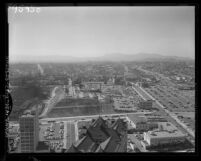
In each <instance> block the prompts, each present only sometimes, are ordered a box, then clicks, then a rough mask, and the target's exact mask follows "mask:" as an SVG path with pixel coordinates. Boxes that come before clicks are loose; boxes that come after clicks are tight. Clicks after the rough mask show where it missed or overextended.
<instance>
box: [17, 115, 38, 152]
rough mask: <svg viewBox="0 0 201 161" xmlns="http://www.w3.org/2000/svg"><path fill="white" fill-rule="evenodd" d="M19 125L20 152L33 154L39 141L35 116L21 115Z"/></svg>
mask: <svg viewBox="0 0 201 161" xmlns="http://www.w3.org/2000/svg"><path fill="white" fill-rule="evenodd" d="M19 124H20V137H21V152H22V153H32V152H35V151H36V146H37V144H38V139H39V136H38V135H39V125H38V124H39V123H38V117H37V115H30V114H27V115H23V116H21V117H20V119H19Z"/></svg>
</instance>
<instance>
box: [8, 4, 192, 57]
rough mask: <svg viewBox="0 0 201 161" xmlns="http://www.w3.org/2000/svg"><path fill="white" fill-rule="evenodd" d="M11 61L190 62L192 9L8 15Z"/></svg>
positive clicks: (51, 9) (103, 9)
mask: <svg viewBox="0 0 201 161" xmlns="http://www.w3.org/2000/svg"><path fill="white" fill-rule="evenodd" d="M8 17H9V20H8V21H9V57H10V59H12V60H14V59H15V58H16V57H19V56H20V57H21V56H23V55H30V56H31V55H35V56H39V55H69V56H75V57H91V56H101V55H106V54H110V53H111V54H113V53H122V54H138V53H141V52H143V53H157V54H161V55H174V56H185V57H192V58H194V54H195V53H194V50H195V48H194V45H195V43H194V39H195V38H194V28H195V27H194V23H195V22H194V21H195V20H194V7H193V6H188V7H179V6H178V7H40V12H39V13H37V12H35V13H28V12H27V10H23V11H22V12H19V11H17V12H16V13H15V10H14V9H11V8H9V9H8Z"/></svg>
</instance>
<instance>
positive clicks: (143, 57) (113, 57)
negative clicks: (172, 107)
mask: <svg viewBox="0 0 201 161" xmlns="http://www.w3.org/2000/svg"><path fill="white" fill-rule="evenodd" d="M188 60H192V61H193V59H191V58H188V57H177V56H164V55H159V54H151V53H149V54H148V53H139V54H133V55H128V54H120V53H116V54H107V55H104V56H100V57H89V58H87V57H79V58H77V57H72V56H61V55H57V56H55V55H49V56H37V57H36V56H28V55H27V56H22V57H18V58H17V59H15V60H9V61H10V62H25V63H27V62H28V63H29V62H30V63H31V62H33V63H39V62H40V63H43V62H61V63H64V62H85V61H114V62H119V61H188Z"/></svg>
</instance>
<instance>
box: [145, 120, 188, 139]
mask: <svg viewBox="0 0 201 161" xmlns="http://www.w3.org/2000/svg"><path fill="white" fill-rule="evenodd" d="M158 127H159V128H158V129H156V130H153V131H148V132H147V134H148V135H149V137H150V138H163V137H184V136H186V135H185V134H183V133H182V132H181V131H180V130H179V129H178V128H177V127H176V126H175V125H173V124H172V123H170V122H159V123H158Z"/></svg>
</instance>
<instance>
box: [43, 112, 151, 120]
mask: <svg viewBox="0 0 201 161" xmlns="http://www.w3.org/2000/svg"><path fill="white" fill-rule="evenodd" d="M150 113H153V112H130V113H119V114H104V115H91V116H74V117H56V118H42V119H40V122H43V121H45V122H46V121H53V120H54V121H58V120H59V121H67V120H80V119H88V118H96V117H99V116H102V117H104V116H125V115H128V114H136V115H140V114H141V115H144V114H150Z"/></svg>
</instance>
